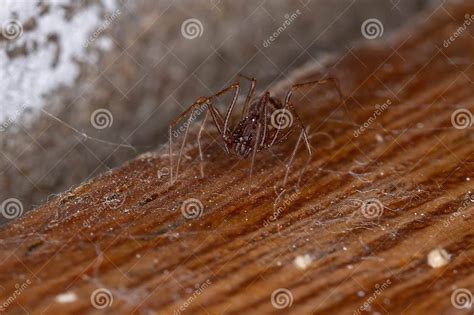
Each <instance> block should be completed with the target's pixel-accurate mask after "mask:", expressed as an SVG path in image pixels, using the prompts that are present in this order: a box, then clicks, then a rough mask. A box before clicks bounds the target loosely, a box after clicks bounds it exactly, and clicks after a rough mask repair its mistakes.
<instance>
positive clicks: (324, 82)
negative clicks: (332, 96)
mask: <svg viewBox="0 0 474 315" xmlns="http://www.w3.org/2000/svg"><path fill="white" fill-rule="evenodd" d="M330 82H331V83H333V84H334V86H335V87H336V90H337V93H338V94H339V99H340V101H341V103H343V102H344V97H343V95H342V91H341V85H340V83H339V80H338V79H336V78H326V79H322V80H316V81H310V82H305V83H299V84H295V85H293V86H292V87H291V88H290V90H289V91H288V93H287V94H286V97H285V105H286V104H288V103H289V102H290V98H291V96H292V95H293V92H294V91H295V90H297V89H300V88H303V87H308V86H311V85H316V84H326V83H330Z"/></svg>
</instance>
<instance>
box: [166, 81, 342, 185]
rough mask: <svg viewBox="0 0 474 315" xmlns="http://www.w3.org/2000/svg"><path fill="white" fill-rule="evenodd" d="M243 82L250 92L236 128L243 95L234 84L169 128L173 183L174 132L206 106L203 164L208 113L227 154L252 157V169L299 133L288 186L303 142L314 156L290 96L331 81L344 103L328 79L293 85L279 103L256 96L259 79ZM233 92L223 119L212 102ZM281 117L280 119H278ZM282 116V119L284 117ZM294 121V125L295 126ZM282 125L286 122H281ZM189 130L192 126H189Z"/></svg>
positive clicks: (197, 104) (204, 100)
mask: <svg viewBox="0 0 474 315" xmlns="http://www.w3.org/2000/svg"><path fill="white" fill-rule="evenodd" d="M240 76H241V77H243V78H244V79H247V80H249V81H250V82H251V85H250V89H249V92H248V94H247V97H246V99H245V101H244V103H243V110H242V115H241V118H240V119H239V121H238V122H237V123H236V125H235V126H234V127H231V126H230V118H231V116H232V113H233V111H234V108H235V105H236V103H237V99H238V96H239V93H240V83H238V82H237V83H234V84H232V85H230V86H229V87H227V88H225V89H223V90H222V91H220V92H218V93H216V94H215V95H213V96H210V97H199V98H198V99H197V100H196V102H195V103H194V104H192V105H191V106H190V107H189V108H188V109H187V110H186V111H185V112H184V113H182V114H181V115H180V116H178V117H177V118H176V119H175V120H174V122H173V123H172V124H171V125H170V128H169V150H170V152H169V156H170V180H171V183H173V171H174V165H173V152H172V131H173V128H175V127H176V126H177V125H178V123H179V122H180V121H181V120H182V119H183V118H184V117H186V116H188V115H189V114H190V113H191V112H192V111H193V110H195V109H197V108H201V107H204V106H205V107H206V108H207V112H206V117H205V118H204V121H203V124H202V125H201V129H200V132H199V134H198V145H199V153H200V157H201V162H202V160H203V155H202V150H201V145H200V137H201V133H202V130H203V128H204V124H205V122H206V119H207V117H208V113H210V114H211V116H212V119H213V121H214V125H215V126H216V128H217V130H218V132H219V134H220V136H221V138H222V140H223V142H224V147H225V151H226V152H227V154H229V155H234V156H236V157H238V158H239V159H246V158H248V157H250V156H252V167H251V173H252V168H253V163H254V159H255V154H256V153H257V152H259V151H262V150H267V149H269V148H271V147H272V146H273V145H276V144H278V143H281V142H283V141H285V140H286V139H288V136H289V135H290V134H291V133H292V132H294V131H295V130H299V131H300V136H299V138H298V141H297V144H296V146H295V150H294V151H293V154H292V156H291V157H290V160H289V162H288V164H287V171H286V174H285V183H286V180H287V177H288V172H289V168H290V165H291V163H292V161H293V159H294V156H295V154H296V149H297V148H298V145H299V143H300V141H301V139H303V141H304V143H305V146H306V148H307V151H308V154H309V156H310V157H311V155H312V150H311V145H310V144H309V141H308V135H307V134H306V130H305V127H304V125H303V123H302V121H301V119H300V118H299V116H298V114H297V112H296V110H295V108H294V106H293V104H292V103H291V96H292V94H293V92H294V91H295V90H296V89H299V88H302V87H309V86H312V85H315V84H324V83H328V82H332V83H334V84H335V86H336V88H337V91H338V94H339V98H340V100H341V102H342V100H343V98H342V93H341V90H340V88H339V83H338V81H337V80H336V79H334V78H328V79H324V80H317V81H311V82H306V83H301V84H296V85H293V86H292V87H291V88H290V90H289V91H288V92H287V94H286V97H285V99H284V101H282V100H280V99H279V98H277V97H273V96H270V92H268V91H265V92H264V93H262V94H261V95H260V96H257V97H255V96H254V94H255V86H256V80H255V79H254V78H249V77H246V76H243V75H240ZM232 90H233V91H234V96H233V99H232V103H231V104H230V105H229V108H228V109H227V111H226V113H225V115H224V116H222V114H221V113H220V112H219V111H218V110H217V109H216V108H215V107H214V106H213V100H214V99H215V98H217V97H219V96H222V95H224V94H226V93H228V92H229V91H232ZM279 115H280V116H279ZM281 115H282V116H283V117H282V116H281ZM293 119H294V120H295V123H293ZM282 122H283V123H282ZM187 128H189V124H188V127H187ZM187 128H186V133H185V136H184V137H185V138H184V140H183V143H182V146H181V151H180V153H179V156H178V162H177V166H176V177H177V176H178V171H179V165H180V161H181V155H182V151H183V148H184V143H185V142H186V136H187V130H188V129H187ZM203 175H204V173H203V170H202V166H201V176H203Z"/></svg>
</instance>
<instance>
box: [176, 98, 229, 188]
mask: <svg viewBox="0 0 474 315" xmlns="http://www.w3.org/2000/svg"><path fill="white" fill-rule="evenodd" d="M202 107H205V110H207V112H206V116H205V118H204V121H203V124H202V125H201V128H200V129H201V130H200V131H199V133H198V145H199V152H200V157H201V159H202V150H201V147H200V145H201V143H200V136H201V133H202V129H204V123H205V122H206V119H207V115H208V113H209V111H210V112H211V115H212V117H213V120H214V123H215V125H216V126H217V129H218V130H219V132H221V130H222V117H221V116H220V114H219V112H217V111H216V110H215V108H214V107H213V106H212V103H211V102H210V99H209V98H208V97H200V98H198V99H197V100H196V101H195V102H194V103H193V104H192V105H191V106H190V107H189V108H188V109H187V110H186V111H184V112H183V113H182V114H181V115H179V116H178V117H176V119H175V120H174V121H173V122H172V123H171V124H170V126H169V134H168V136H169V144H168V145H169V162H170V184H171V185H172V184H173V183H174V178H173V174H174V165H173V129H174V128H176V126H177V125H178V124H179V123H180V122H181V121H182V120H183V119H184V118H185V117H186V116H188V115H189V114H190V113H192V112H193V111H194V110H198V109H201V108H202ZM191 118H192V117H190V118H189V119H188V124H187V125H186V129H185V132H184V138H183V142H182V144H181V148H180V151H179V156H178V162H177V166H176V177H175V179H177V178H178V174H179V165H180V163H181V156H182V153H183V149H184V145H185V143H186V138H187V135H188V130H189V125H190V123H191V122H192V121H191Z"/></svg>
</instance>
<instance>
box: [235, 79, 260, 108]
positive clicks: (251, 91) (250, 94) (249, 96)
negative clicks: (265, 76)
mask: <svg viewBox="0 0 474 315" xmlns="http://www.w3.org/2000/svg"><path fill="white" fill-rule="evenodd" d="M238 76H239V77H241V78H244V79H246V80H249V81H250V88H249V92H248V93H247V98H246V99H245V103H244V106H243V108H242V116H243V115H244V114H245V111H246V110H247V106H248V105H249V103H250V101H251V100H252V97H253V95H254V94H255V86H256V85H257V80H256V79H255V78H250V77H248V76H246V75H243V74H241V73H239V74H238Z"/></svg>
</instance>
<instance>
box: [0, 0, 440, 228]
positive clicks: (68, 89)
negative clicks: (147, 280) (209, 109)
mask: <svg viewBox="0 0 474 315" xmlns="http://www.w3.org/2000/svg"><path fill="white" fill-rule="evenodd" d="M442 2H443V1H441V0H439V1H436V0H435V1H429V0H272V1H266V0H247V1H230V0H229V1H225V0H193V1H189V0H187V1H184V0H183V1H179V0H173V1H172V0H158V1H154V0H128V1H125V0H49V1H47V0H43V1H40V0H2V6H1V7H0V30H1V32H0V73H1V74H0V77H1V82H0V93H1V98H0V104H1V105H0V174H1V177H0V203H1V208H0V210H2V216H0V223H5V222H7V221H9V220H12V219H14V218H15V217H14V216H12V215H9V212H8V211H7V210H8V207H10V206H12V205H13V206H14V207H17V209H18V208H20V209H21V210H22V211H21V212H18V211H17V212H15V216H16V217H17V216H19V215H21V214H23V213H25V212H26V211H28V210H29V209H31V208H34V207H35V206H37V205H39V204H41V203H43V202H44V201H46V200H48V198H51V197H52V196H54V195H55V194H58V193H61V192H63V191H66V190H68V189H69V188H71V187H73V186H75V185H78V184H79V183H81V182H83V181H87V180H88V179H90V178H92V177H94V176H96V175H98V174H100V173H102V172H104V171H107V170H109V169H110V168H113V167H117V166H119V165H120V164H121V163H123V162H124V161H126V160H129V159H131V158H133V157H135V156H137V155H138V154H141V153H143V152H147V151H154V150H157V149H159V148H160V146H161V144H163V143H164V142H165V141H167V130H166V128H167V127H168V125H169V123H170V121H171V120H172V119H173V118H174V117H175V116H176V115H177V114H179V113H180V112H182V111H183V110H184V109H186V108H187V107H188V106H189V105H190V104H191V103H192V102H193V101H194V100H195V99H196V97H198V96H200V95H210V94H213V93H215V92H216V91H218V90H219V89H221V88H223V87H225V86H227V85H229V84H230V83H231V82H232V81H233V80H235V76H236V74H237V73H239V72H242V73H244V74H247V75H251V76H254V77H256V78H257V79H258V87H259V89H264V88H268V87H270V86H271V85H272V84H274V83H276V82H278V81H280V80H284V79H286V78H288V76H289V75H290V73H292V72H293V71H295V69H297V68H299V67H301V66H302V65H304V64H306V63H315V64H318V63H320V62H321V59H322V58H324V56H325V55H329V54H333V53H341V54H343V53H350V51H351V47H353V46H354V43H356V42H358V41H370V40H383V39H384V38H386V37H387V36H389V33H390V31H391V30H392V29H394V28H397V27H398V26H400V25H402V24H404V23H405V22H406V21H407V19H408V18H410V17H411V16H413V15H415V14H416V13H417V12H419V11H421V10H423V9H425V8H427V7H428V6H432V10H437V9H441V8H440V7H437V6H438V5H439V4H441V3H442ZM368 22H370V23H371V24H372V25H367V23H368ZM364 26H365V27H367V26H368V28H366V29H365V30H364ZM12 213H13V212H12ZM18 213H20V214H18Z"/></svg>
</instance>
